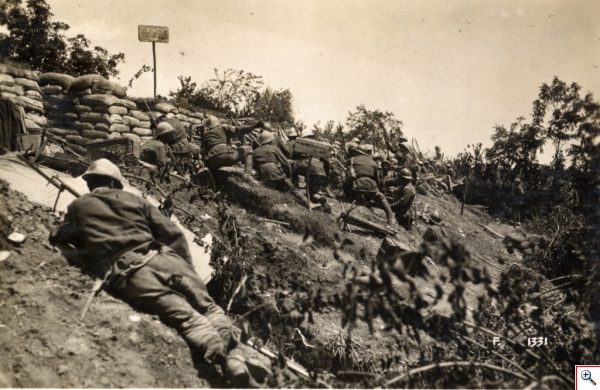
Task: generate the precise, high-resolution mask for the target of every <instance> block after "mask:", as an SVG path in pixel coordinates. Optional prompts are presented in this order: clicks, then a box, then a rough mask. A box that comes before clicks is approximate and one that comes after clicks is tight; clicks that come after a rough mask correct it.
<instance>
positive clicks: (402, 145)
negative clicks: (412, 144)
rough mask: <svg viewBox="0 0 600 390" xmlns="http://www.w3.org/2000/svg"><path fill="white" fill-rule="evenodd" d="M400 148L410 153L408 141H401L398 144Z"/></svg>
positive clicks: (401, 150)
mask: <svg viewBox="0 0 600 390" xmlns="http://www.w3.org/2000/svg"><path fill="white" fill-rule="evenodd" d="M398 149H399V151H400V152H402V153H410V148H409V146H408V144H407V143H406V142H400V143H399V144H398Z"/></svg>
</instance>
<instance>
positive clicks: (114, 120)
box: [110, 114, 123, 125]
mask: <svg viewBox="0 0 600 390" xmlns="http://www.w3.org/2000/svg"><path fill="white" fill-rule="evenodd" d="M110 123H113V124H114V123H117V124H120V125H122V124H123V118H121V115H119V114H110Z"/></svg>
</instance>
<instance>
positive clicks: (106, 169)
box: [82, 158, 123, 183]
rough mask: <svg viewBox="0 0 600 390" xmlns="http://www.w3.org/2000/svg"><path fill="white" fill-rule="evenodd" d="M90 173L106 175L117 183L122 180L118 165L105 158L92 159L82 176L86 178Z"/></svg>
mask: <svg viewBox="0 0 600 390" xmlns="http://www.w3.org/2000/svg"><path fill="white" fill-rule="evenodd" d="M91 175H99V176H108V177H110V178H112V179H115V180H116V181H118V182H119V183H120V182H121V181H122V180H123V176H122V175H121V170H120V169H119V167H118V166H116V165H115V164H113V163H112V162H110V160H107V159H105V158H101V159H99V160H96V161H94V162H93V163H92V165H90V167H89V168H88V170H87V171H85V173H84V174H83V176H82V177H83V179H84V180H86V179H87V178H88V177H89V176H91Z"/></svg>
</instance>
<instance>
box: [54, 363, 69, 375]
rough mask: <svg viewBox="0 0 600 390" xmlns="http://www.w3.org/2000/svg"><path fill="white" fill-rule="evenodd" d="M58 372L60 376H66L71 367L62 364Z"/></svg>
mask: <svg viewBox="0 0 600 390" xmlns="http://www.w3.org/2000/svg"><path fill="white" fill-rule="evenodd" d="M56 371H57V372H58V375H63V374H66V373H67V372H68V371H69V366H67V365H65V364H61V365H60V366H58V370H56Z"/></svg>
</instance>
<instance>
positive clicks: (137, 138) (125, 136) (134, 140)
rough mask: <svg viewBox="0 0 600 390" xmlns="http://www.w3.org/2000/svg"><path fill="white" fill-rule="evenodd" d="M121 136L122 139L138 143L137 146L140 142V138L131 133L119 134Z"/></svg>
mask: <svg viewBox="0 0 600 390" xmlns="http://www.w3.org/2000/svg"><path fill="white" fill-rule="evenodd" d="M121 136H122V137H123V138H129V139H132V140H133V142H137V143H138V145H139V144H140V143H141V142H142V140H141V138H140V136H139V135H137V134H133V133H123V134H121Z"/></svg>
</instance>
